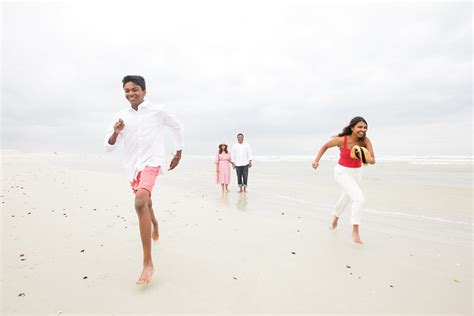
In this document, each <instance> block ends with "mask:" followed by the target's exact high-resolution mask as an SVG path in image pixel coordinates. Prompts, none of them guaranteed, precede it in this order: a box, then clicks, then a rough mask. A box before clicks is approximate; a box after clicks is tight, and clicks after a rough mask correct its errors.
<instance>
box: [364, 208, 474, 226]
mask: <svg viewBox="0 0 474 316" xmlns="http://www.w3.org/2000/svg"><path fill="white" fill-rule="evenodd" d="M365 212H367V213H374V214H382V215H387V216H394V217H405V218H412V219H416V220H427V221H430V222H442V223H449V224H459V225H468V226H473V227H474V223H472V221H471V222H462V221H453V220H449V219H445V218H440V217H432V216H426V215H413V214H407V213H402V212H389V211H379V210H375V209H365Z"/></svg>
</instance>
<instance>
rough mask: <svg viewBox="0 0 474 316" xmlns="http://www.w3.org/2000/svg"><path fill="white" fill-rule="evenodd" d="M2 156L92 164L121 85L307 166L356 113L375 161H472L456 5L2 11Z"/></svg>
mask: <svg viewBox="0 0 474 316" xmlns="http://www.w3.org/2000/svg"><path fill="white" fill-rule="evenodd" d="M1 38H2V58H1V61H2V100H1V101H2V108H1V110H2V112H1V126H2V148H4V149H5V148H12V149H19V150H24V151H74V152H78V151H79V152H101V151H102V150H103V149H102V141H103V138H104V132H105V130H106V128H107V126H108V124H109V123H110V120H111V118H112V117H113V114H114V113H115V112H117V111H119V110H120V109H122V108H124V107H127V106H128V104H127V102H126V100H125V99H124V96H123V91H122V86H121V79H122V77H123V76H124V75H127V74H140V75H143V76H144V77H145V79H146V80H147V90H148V99H149V100H150V101H152V102H154V103H160V104H165V105H166V106H167V107H168V109H169V110H170V111H171V112H173V113H175V114H176V115H177V116H178V117H179V119H180V120H181V121H182V122H183V124H184V126H185V134H186V138H185V146H186V147H185V152H187V153H190V154H214V152H215V149H216V146H217V143H218V142H219V141H221V140H226V141H227V142H233V141H234V139H235V135H236V133H237V132H243V133H244V134H245V135H246V139H247V140H248V141H249V143H250V144H251V145H252V146H253V147H254V151H255V152H256V153H257V154H259V155H308V154H310V155H312V154H314V153H315V152H316V151H317V150H318V148H319V147H320V146H321V145H322V144H323V143H324V142H325V141H327V140H328V139H329V138H330V137H331V136H332V135H334V134H336V133H338V132H339V131H340V130H341V129H342V128H343V127H344V126H345V125H346V124H347V123H348V122H349V120H350V119H351V118H352V117H353V116H356V115H362V116H364V117H365V118H366V119H367V121H368V123H369V136H370V137H371V139H372V142H373V143H374V147H375V150H376V155H378V156H381V155H435V154H438V155H471V154H472V136H471V135H472V119H473V113H472V4H471V3H470V2H468V1H465V2H455V1H450V2H446V1H436V2H430V1H403V2H402V1H399V2H397V1H395V2H394V1H391V2H385V1H382V2H380V1H378V2H370V1H364V2H357V1H354V2H347V1H344V2H343V1H295V0H287V1H258V0H256V1H255V0H254V1H142V2H140V1H126V2H119V1H114V2H92V1H86V2H82V1H76V2H73V1H60V2H45V1H39V2H34V1H30V2H13V1H12V2H8V1H4V2H2V34H1Z"/></svg>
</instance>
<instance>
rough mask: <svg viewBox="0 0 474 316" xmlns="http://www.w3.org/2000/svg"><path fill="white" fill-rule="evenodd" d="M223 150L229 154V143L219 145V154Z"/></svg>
mask: <svg viewBox="0 0 474 316" xmlns="http://www.w3.org/2000/svg"><path fill="white" fill-rule="evenodd" d="M221 146H224V149H222V148H221ZM223 151H225V153H226V154H228V152H227V145H225V144H223V145H219V154H222V152H223Z"/></svg>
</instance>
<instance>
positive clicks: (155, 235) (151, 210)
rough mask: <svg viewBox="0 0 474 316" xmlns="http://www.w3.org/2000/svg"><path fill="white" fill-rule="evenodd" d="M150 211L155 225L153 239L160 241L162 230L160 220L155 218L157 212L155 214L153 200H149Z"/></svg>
mask: <svg viewBox="0 0 474 316" xmlns="http://www.w3.org/2000/svg"><path fill="white" fill-rule="evenodd" d="M148 209H149V210H150V216H151V223H152V225H153V232H152V233H151V239H153V240H154V241H158V238H159V237H160V230H159V229H158V220H157V219H156V217H155V212H153V203H152V201H151V198H150V199H149V200H148Z"/></svg>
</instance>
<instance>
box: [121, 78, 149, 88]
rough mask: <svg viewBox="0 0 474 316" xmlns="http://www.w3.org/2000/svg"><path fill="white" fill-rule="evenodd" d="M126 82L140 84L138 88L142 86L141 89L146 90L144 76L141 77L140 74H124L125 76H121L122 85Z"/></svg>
mask: <svg viewBox="0 0 474 316" xmlns="http://www.w3.org/2000/svg"><path fill="white" fill-rule="evenodd" d="M127 82H133V83H134V84H136V85H138V86H140V88H142V90H143V91H145V90H146V86H145V78H143V77H142V76H125V77H123V79H122V84H123V85H122V87H123V86H125V84H126V83H127Z"/></svg>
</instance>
